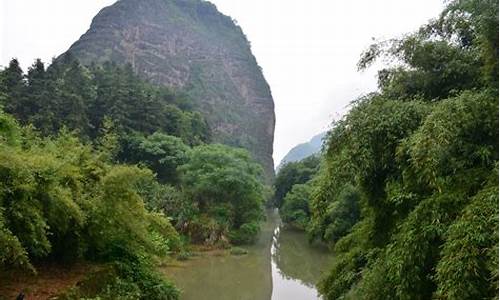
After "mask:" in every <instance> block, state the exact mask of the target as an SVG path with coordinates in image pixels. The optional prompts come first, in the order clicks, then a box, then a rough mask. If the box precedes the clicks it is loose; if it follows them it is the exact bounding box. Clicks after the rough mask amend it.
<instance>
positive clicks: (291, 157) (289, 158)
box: [276, 132, 326, 171]
mask: <svg viewBox="0 0 500 300" xmlns="http://www.w3.org/2000/svg"><path fill="white" fill-rule="evenodd" d="M325 136H326V132H322V133H320V134H318V135H315V136H314V137H313V138H312V139H311V140H310V141H309V142H307V143H302V144H298V145H297V146H295V147H293V148H292V149H291V150H290V151H288V153H287V154H286V155H285V157H284V158H283V159H282V160H281V161H280V163H279V165H278V166H277V167H276V171H278V170H279V169H280V168H281V167H282V166H283V165H284V164H286V163H288V162H294V161H299V160H302V159H304V158H306V157H308V156H311V155H313V154H316V153H318V152H319V151H320V150H321V145H322V144H323V138H324V137H325Z"/></svg>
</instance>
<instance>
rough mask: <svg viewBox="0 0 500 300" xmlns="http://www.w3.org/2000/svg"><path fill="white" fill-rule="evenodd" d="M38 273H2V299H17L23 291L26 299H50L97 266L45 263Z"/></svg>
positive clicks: (0, 278) (0, 280)
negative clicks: (69, 265)
mask: <svg viewBox="0 0 500 300" xmlns="http://www.w3.org/2000/svg"><path fill="white" fill-rule="evenodd" d="M36 269H37V272H38V274H37V275H29V274H23V273H20V272H9V273H0V300H4V299H5V300H7V299H9V300H10V299H15V298H16V297H17V295H18V294H19V292H21V291H22V292H23V293H24V294H25V295H26V297H25V299H26V300H42V299H50V298H51V297H54V296H55V295H57V294H59V293H61V292H62V291H64V290H66V289H68V288H71V287H72V286H74V285H75V284H76V283H77V282H79V281H80V280H82V279H83V278H84V277H85V275H86V274H88V273H89V272H92V271H95V270H96V269H97V266H95V265H89V264H85V263H79V264H75V265H72V266H71V267H67V266H61V265H55V264H44V265H39V266H36Z"/></svg>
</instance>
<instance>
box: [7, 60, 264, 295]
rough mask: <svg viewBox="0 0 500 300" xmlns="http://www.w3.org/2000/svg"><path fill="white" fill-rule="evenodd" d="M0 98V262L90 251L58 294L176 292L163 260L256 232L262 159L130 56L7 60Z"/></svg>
mask: <svg viewBox="0 0 500 300" xmlns="http://www.w3.org/2000/svg"><path fill="white" fill-rule="evenodd" d="M0 101H1V105H2V106H3V107H4V108H5V111H6V112H4V111H2V110H0V272H9V271H12V270H25V271H27V272H32V273H36V269H37V265H38V264H40V263H46V262H55V263H63V264H71V263H76V262H79V261H82V260H86V261H89V262H93V263H97V264H99V265H102V267H101V268H100V270H99V271H98V272H97V273H96V274H90V275H89V276H88V278H87V279H86V280H84V281H83V282H81V284H79V285H78V286H77V287H75V288H73V289H71V290H69V291H67V292H65V293H63V294H62V295H61V296H60V298H61V299H80V298H94V297H99V298H100V299H117V298H120V299H177V298H178V297H179V291H178V290H177V289H176V288H175V286H173V285H172V284H171V283H170V282H168V281H166V280H165V279H164V278H163V277H162V276H161V275H160V274H159V273H157V271H156V266H157V263H158V262H159V261H160V260H163V259H165V258H167V257H169V255H170V254H171V253H172V252H174V253H175V254H176V256H177V257H180V258H187V257H188V256H189V255H188V253H189V252H188V249H186V242H189V241H191V242H196V243H205V244H210V245H222V246H227V245H228V244H229V243H230V242H231V243H250V242H252V241H253V239H254V238H255V236H256V234H257V233H258V232H259V229H260V221H261V220H262V218H263V203H264V200H265V191H266V189H265V187H264V185H263V179H262V169H261V167H260V166H259V165H258V164H257V163H255V162H253V161H252V160H251V158H250V155H249V153H248V152H247V151H246V150H242V149H235V148H231V147H228V146H223V145H218V144H214V145H207V144H205V142H206V141H208V139H209V136H210V134H209V130H208V128H207V126H206V124H205V121H204V120H203V119H202V118H201V116H200V115H199V114H198V113H194V112H192V111H191V108H190V105H189V102H188V101H187V100H186V99H185V98H183V97H181V96H177V95H175V94H173V93H171V92H170V91H168V90H166V89H163V88H157V87H154V86H152V85H150V84H148V83H146V82H144V81H141V80H139V79H138V78H137V77H136V76H135V75H133V73H132V71H131V69H130V68H129V67H125V68H120V67H117V66H115V65H112V64H104V65H103V66H102V67H97V66H91V67H89V68H86V67H83V66H81V65H80V64H79V63H78V62H77V61H76V60H73V59H70V58H68V57H65V58H64V59H63V61H58V62H54V63H53V64H52V65H51V66H50V67H49V68H48V69H47V70H45V68H44V66H43V64H42V63H41V61H40V60H37V61H36V62H35V64H34V65H33V66H32V67H31V68H30V70H29V71H28V74H26V75H24V74H23V73H22V70H21V69H20V68H19V64H18V62H17V61H16V60H12V61H11V63H10V65H9V67H8V68H6V69H4V70H2V71H0ZM16 118H17V120H16ZM95 278H99V279H98V280H96V279H95Z"/></svg>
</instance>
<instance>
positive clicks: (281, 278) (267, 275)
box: [164, 211, 333, 300]
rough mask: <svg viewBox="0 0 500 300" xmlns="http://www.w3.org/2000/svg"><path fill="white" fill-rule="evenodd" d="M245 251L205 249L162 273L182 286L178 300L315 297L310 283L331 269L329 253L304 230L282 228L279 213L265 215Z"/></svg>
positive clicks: (303, 299) (316, 297) (315, 293)
mask: <svg viewBox="0 0 500 300" xmlns="http://www.w3.org/2000/svg"><path fill="white" fill-rule="evenodd" d="M245 249H247V250H248V254H246V255H242V256H233V255H219V256H218V255H213V254H210V255H204V256H199V257H194V258H192V259H189V260H188V261H186V262H182V263H181V264H180V265H179V266H169V267H167V268H165V269H164V273H165V274H166V275H167V277H169V278H170V279H171V280H172V281H173V282H174V283H175V284H176V285H177V286H178V287H179V288H181V290H182V295H181V299H182V300H195V299H196V300H199V299H204V300H226V299H227V300H247V299H248V300H260V299H262V300H270V299H272V300H310V299H319V298H318V296H317V291H316V289H315V287H314V285H315V284H316V283H317V281H318V279H319V278H320V276H321V273H322V272H323V271H326V270H328V269H329V265H330V264H331V261H332V259H333V257H332V255H331V254H330V253H329V252H328V251H327V250H326V249H323V248H320V247H312V246H311V245H309V244H308V242H307V238H306V236H305V234H304V233H303V232H299V231H294V230H290V229H284V228H282V226H281V221H280V219H279V216H278V213H277V212H276V211H269V212H268V217H267V221H266V223H265V224H264V226H263V228H262V232H261V234H260V236H259V239H258V241H257V242H256V244H255V245H252V246H249V247H246V248H245Z"/></svg>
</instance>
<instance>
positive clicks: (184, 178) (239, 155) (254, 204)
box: [179, 144, 264, 243]
mask: <svg viewBox="0 0 500 300" xmlns="http://www.w3.org/2000/svg"><path fill="white" fill-rule="evenodd" d="M179 171H180V174H181V183H182V186H183V187H184V189H185V191H186V192H187V194H188V196H189V197H190V199H191V200H192V201H194V203H196V205H197V207H198V209H199V211H200V212H201V213H204V214H207V215H208V216H209V217H210V218H213V219H214V220H215V224H216V225H217V227H219V228H220V230H221V231H222V235H224V234H228V232H225V231H227V230H229V234H230V238H231V240H232V241H233V242H236V243H241V242H249V241H252V239H253V238H254V237H255V236H256V234H257V233H258V229H259V226H258V223H259V221H260V220H261V219H262V217H263V204H264V185H263V179H262V169H261V167H260V166H259V165H258V164H257V163H255V162H254V161H253V160H252V159H251V158H250V155H249V153H248V152H247V151H245V150H243V149H235V148H231V147H228V146H223V145H220V144H212V145H202V146H197V147H195V148H193V149H192V150H191V151H190V152H189V158H188V162H187V163H186V164H184V165H183V166H181V167H180V168H179ZM224 228H227V229H224Z"/></svg>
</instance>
